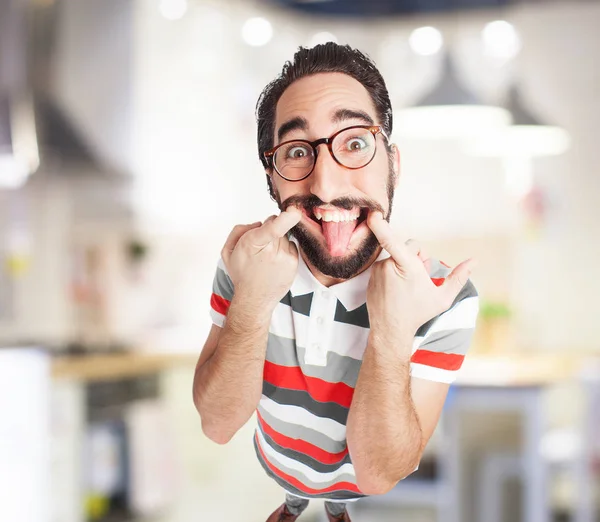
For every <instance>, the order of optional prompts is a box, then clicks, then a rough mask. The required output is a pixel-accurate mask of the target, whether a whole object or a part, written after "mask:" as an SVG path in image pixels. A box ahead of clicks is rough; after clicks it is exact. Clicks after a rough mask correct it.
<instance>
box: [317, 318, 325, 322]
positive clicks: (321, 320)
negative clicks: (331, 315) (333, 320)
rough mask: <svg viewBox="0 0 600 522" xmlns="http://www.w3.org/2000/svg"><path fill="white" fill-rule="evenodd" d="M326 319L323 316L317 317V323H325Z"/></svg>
mask: <svg viewBox="0 0 600 522" xmlns="http://www.w3.org/2000/svg"><path fill="white" fill-rule="evenodd" d="M324 321H325V320H324V319H323V318H322V317H317V324H323V322H324Z"/></svg>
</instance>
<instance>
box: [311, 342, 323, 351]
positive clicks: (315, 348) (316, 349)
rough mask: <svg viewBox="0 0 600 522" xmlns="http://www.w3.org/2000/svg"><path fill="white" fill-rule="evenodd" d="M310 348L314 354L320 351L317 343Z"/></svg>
mask: <svg viewBox="0 0 600 522" xmlns="http://www.w3.org/2000/svg"><path fill="white" fill-rule="evenodd" d="M312 347H313V350H315V351H316V352H319V351H320V350H321V347H320V346H319V345H318V344H317V343H313V345H312Z"/></svg>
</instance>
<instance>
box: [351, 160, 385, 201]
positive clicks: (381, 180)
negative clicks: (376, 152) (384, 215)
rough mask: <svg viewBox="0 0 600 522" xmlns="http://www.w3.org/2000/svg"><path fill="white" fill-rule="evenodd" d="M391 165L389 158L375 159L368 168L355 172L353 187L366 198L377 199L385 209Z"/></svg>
mask: <svg viewBox="0 0 600 522" xmlns="http://www.w3.org/2000/svg"><path fill="white" fill-rule="evenodd" d="M388 175H389V165H388V159H387V156H384V157H383V158H380V157H379V156H378V157H377V158H375V159H374V160H373V161H372V162H371V163H370V164H369V165H368V166H367V167H365V168H364V169H361V170H357V171H355V172H354V182H353V185H354V187H355V188H356V189H358V190H359V191H361V192H362V193H364V194H365V196H367V197H370V198H372V199H375V200H376V201H378V202H379V203H382V204H383V206H384V207H385V206H386V205H385V204H386V203H387V181H388Z"/></svg>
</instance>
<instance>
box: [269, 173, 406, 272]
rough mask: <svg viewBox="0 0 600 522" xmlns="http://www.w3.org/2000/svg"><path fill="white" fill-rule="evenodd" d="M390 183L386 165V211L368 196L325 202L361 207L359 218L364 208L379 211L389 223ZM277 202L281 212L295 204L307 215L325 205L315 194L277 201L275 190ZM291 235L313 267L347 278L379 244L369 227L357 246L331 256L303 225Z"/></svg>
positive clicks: (366, 261) (392, 177) (392, 182)
mask: <svg viewBox="0 0 600 522" xmlns="http://www.w3.org/2000/svg"><path fill="white" fill-rule="evenodd" d="M394 185H395V174H394V171H393V168H392V166H391V164H390V170H389V174H388V180H387V196H388V212H387V214H386V213H385V212H384V210H383V208H382V206H381V205H380V204H379V203H378V202H376V201H374V200H371V199H367V198H349V197H342V198H337V199H335V200H333V201H329V202H328V203H329V204H330V205H333V206H335V207H338V208H341V209H346V210H350V209H352V208H355V207H357V206H358V207H360V208H361V209H363V210H364V211H365V212H364V215H363V213H361V215H362V216H363V219H362V220H363V221H364V220H365V219H366V215H367V212H366V211H378V212H381V214H382V215H383V217H384V219H385V220H386V221H388V222H389V220H390V216H391V213H392V203H393V199H394ZM276 196H277V203H278V205H279V208H280V210H281V211H284V210H285V209H286V208H288V207H289V206H292V205H293V206H296V207H299V208H304V209H305V210H306V211H307V213H308V214H309V215H311V214H312V211H313V209H314V208H315V207H317V206H320V205H325V202H324V201H321V199H319V198H318V197H317V196H315V195H310V196H291V197H289V198H287V199H286V200H285V201H284V202H281V200H280V198H279V194H278V193H276ZM291 233H292V235H293V236H294V237H295V238H296V239H297V240H298V245H299V246H300V249H301V250H302V252H304V254H305V255H306V257H307V258H308V261H309V262H310V263H311V264H312V266H314V267H315V268H316V269H317V270H318V271H319V272H321V273H322V274H325V275H327V276H330V277H333V278H335V279H350V278H352V277H354V276H356V275H357V274H359V273H360V272H362V271H363V270H364V269H365V268H366V267H367V265H368V264H369V262H370V261H371V260H372V259H373V256H374V255H375V252H376V251H377V249H378V247H379V241H378V240H377V238H376V237H375V234H373V232H372V231H371V230H370V229H369V231H368V235H367V237H366V238H365V239H363V241H362V242H361V244H360V245H359V246H358V248H357V249H356V250H355V251H353V252H349V253H347V254H345V255H343V256H332V255H331V254H330V253H329V252H328V251H327V250H326V249H325V248H324V247H323V245H322V241H320V239H319V238H317V237H316V236H315V235H314V234H313V233H312V232H311V231H310V230H309V229H308V228H307V227H306V226H304V225H303V224H302V223H299V224H298V225H296V226H295V227H293V228H292V229H291Z"/></svg>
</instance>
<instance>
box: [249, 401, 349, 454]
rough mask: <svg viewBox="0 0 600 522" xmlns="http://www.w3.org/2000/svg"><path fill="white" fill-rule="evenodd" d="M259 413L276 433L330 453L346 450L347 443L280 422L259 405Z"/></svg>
mask: <svg viewBox="0 0 600 522" xmlns="http://www.w3.org/2000/svg"><path fill="white" fill-rule="evenodd" d="M258 412H259V413H260V415H261V417H262V418H263V419H264V420H265V422H266V423H267V424H268V425H269V426H271V428H273V429H274V430H275V431H276V432H278V433H281V434H282V435H285V436H286V437H292V438H294V439H301V440H305V441H306V442H308V443H310V444H312V445H313V446H317V448H321V449H322V450H324V451H328V452H329V453H340V452H342V451H344V450H345V449H346V442H345V441H337V440H333V439H330V438H329V437H328V436H327V435H324V434H323V433H321V432H319V431H316V430H313V429H312V428H307V427H306V426H300V425H299V424H290V423H288V422H285V421H282V420H279V419H278V418H276V417H273V416H272V415H271V414H270V413H269V412H268V411H266V410H265V409H264V408H263V407H262V406H261V405H260V404H259V405H258Z"/></svg>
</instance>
